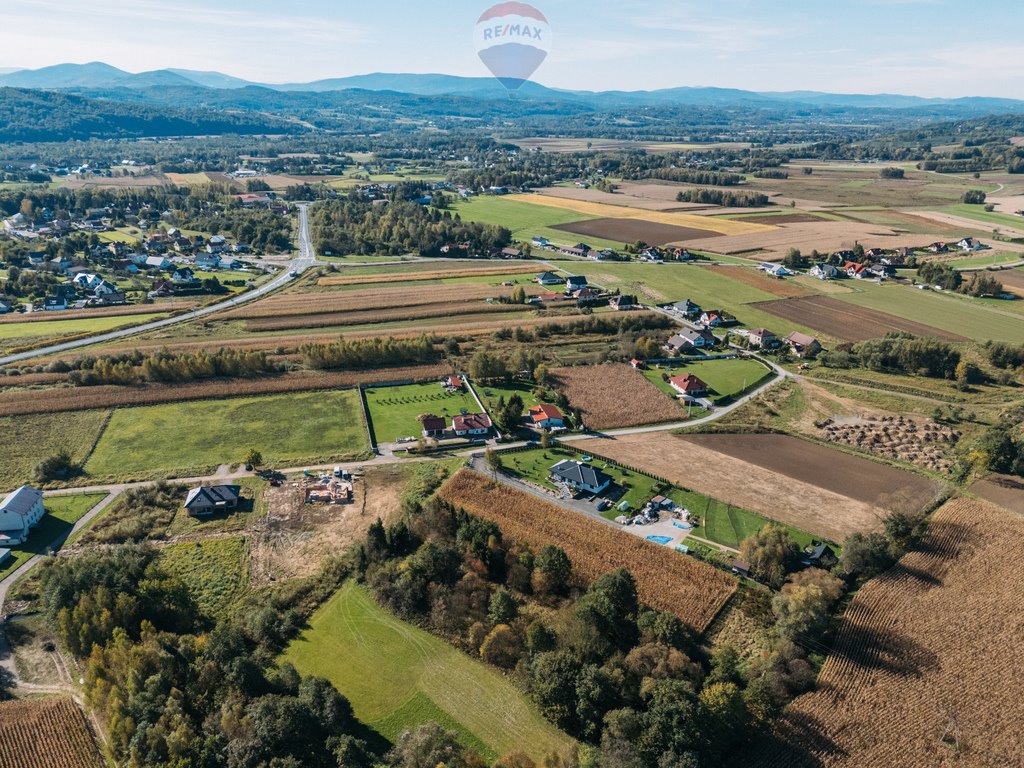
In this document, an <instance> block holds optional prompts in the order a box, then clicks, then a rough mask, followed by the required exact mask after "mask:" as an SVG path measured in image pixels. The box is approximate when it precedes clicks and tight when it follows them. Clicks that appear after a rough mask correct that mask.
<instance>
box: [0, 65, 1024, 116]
mask: <svg viewBox="0 0 1024 768" xmlns="http://www.w3.org/2000/svg"><path fill="white" fill-rule="evenodd" d="M2 86H10V87H15V88H32V89H40V90H67V91H77V92H84V91H98V90H109V89H118V88H126V89H135V90H145V89H152V88H170V87H173V88H197V87H199V88H205V89H211V90H232V89H241V88H250V87H258V88H264V89H270V90H274V91H282V92H312V93H328V92H334V91H348V90H365V91H391V92H396V93H405V94H411V95H417V96H462V97H466V98H476V99H495V98H504V97H505V96H506V95H507V91H506V90H505V89H504V87H503V86H502V85H501V84H500V83H498V81H497V80H494V79H492V78H486V77H455V76H452V75H438V74H386V73H375V74H368V75H357V76H354V77H338V78H329V79H326V80H315V81H313V82H308V83H286V84H271V83H256V82H251V81H248V80H243V79H241V78H238V77H232V76H231V75H225V74H223V73H221V72H198V71H194V70H189V69H159V70H153V71H150V72H139V73H131V72H126V71H124V70H122V69H118V68H117V67H113V66H110V65H109V64H104V63H102V62H92V63H89V64H57V65H54V66H50V67H43V68H41V69H19V70H14V71H11V70H0V87H2ZM517 97H518V98H522V99H535V100H541V101H551V102H557V101H566V102H575V103H577V104H580V105H584V104H585V105H589V106H593V107H597V108H608V107H614V106H625V105H642V104H643V105H659V104H665V105H673V106H679V105H694V106H699V105H703V106H719V107H720V106H726V105H741V104H742V105H747V106H751V105H754V106H756V105H759V104H760V105H763V106H765V107H771V106H780V105H786V106H794V105H801V104H804V105H807V106H812V107H847V108H856V109H887V110H893V109H921V108H939V109H943V108H948V109H949V110H950V111H957V112H965V113H972V114H979V113H992V112H1022V111H1024V101H1020V100H1015V99H1003V98H992V97H967V98H958V99H927V98H922V97H919V96H903V95H898V94H839V93H822V92H818V91H787V92H778V93H773V92H756V91H744V90H738V89H732V88H703V87H681V88H666V89H661V90H654V91H602V92H594V91H570V90H561V89H556V88H548V87H546V86H543V85H540V84H538V83H527V84H526V85H524V86H523V87H522V88H521V89H520V90H519V91H518V92H517Z"/></svg>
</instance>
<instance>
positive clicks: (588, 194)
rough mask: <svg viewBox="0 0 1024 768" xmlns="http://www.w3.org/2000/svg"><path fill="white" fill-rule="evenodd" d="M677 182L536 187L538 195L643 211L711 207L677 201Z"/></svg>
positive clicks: (686, 209)
mask: <svg viewBox="0 0 1024 768" xmlns="http://www.w3.org/2000/svg"><path fill="white" fill-rule="evenodd" d="M680 189H682V187H680V186H669V185H668V184H620V185H619V188H618V190H616V191H615V192H614V193H610V192H602V191H601V190H599V189H579V188H577V187H545V188H544V189H540V190H538V191H539V192H540V193H541V194H542V195H549V196H551V197H564V198H565V199H567V200H583V201H585V202H588V203H603V204H605V205H618V206H622V207H625V208H639V209H641V210H644V211H662V212H666V213H675V212H684V213H685V212H690V211H701V210H706V209H710V208H714V207H715V206H713V205H707V204H703V203H680V202H679V201H678V200H676V195H677V194H678V193H679V190H680Z"/></svg>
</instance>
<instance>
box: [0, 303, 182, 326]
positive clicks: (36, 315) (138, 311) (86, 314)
mask: <svg viewBox="0 0 1024 768" xmlns="http://www.w3.org/2000/svg"><path fill="white" fill-rule="evenodd" d="M196 303H197V302H194V301H172V302H169V303H166V304H130V305H127V306H123V307H96V308H95V309H73V310H70V311H67V312H58V313H54V312H28V313H26V314H13V315H4V316H2V317H0V325H7V324H10V323H42V322H47V321H52V320H86V319H88V318H90V317H122V316H129V315H151V314H153V313H154V312H157V311H159V312H177V311H179V310H185V309H192V307H194V306H196Z"/></svg>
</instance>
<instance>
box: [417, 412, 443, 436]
mask: <svg viewBox="0 0 1024 768" xmlns="http://www.w3.org/2000/svg"><path fill="white" fill-rule="evenodd" d="M420 426H421V427H423V436H424V437H441V436H442V435H444V431H445V430H446V429H448V422H447V421H446V420H445V418H444V417H443V416H435V415H434V414H432V413H428V414H426V415H425V416H421V417H420Z"/></svg>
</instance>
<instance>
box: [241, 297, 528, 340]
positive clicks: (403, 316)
mask: <svg viewBox="0 0 1024 768" xmlns="http://www.w3.org/2000/svg"><path fill="white" fill-rule="evenodd" d="M524 311H527V307H525V306H523V305H519V306H514V305H512V304H485V303H483V302H482V301H481V302H474V303H469V304H467V303H466V302H462V301H448V302H442V303H439V304H424V305H422V306H418V307H399V308H398V309H392V308H388V309H367V310H358V311H354V312H327V313H323V314H313V315H292V316H290V317H276V318H272V317H267V318H260V319H256V320H247V321H246V325H245V327H246V330H249V331H253V332H254V333H260V332H266V331H292V330H297V329H299V328H336V327H342V326H346V325H372V324H374V323H395V322H401V321H404V320H424V319H427V318H431V317H457V316H463V315H491V314H508V313H510V312H524Z"/></svg>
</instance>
